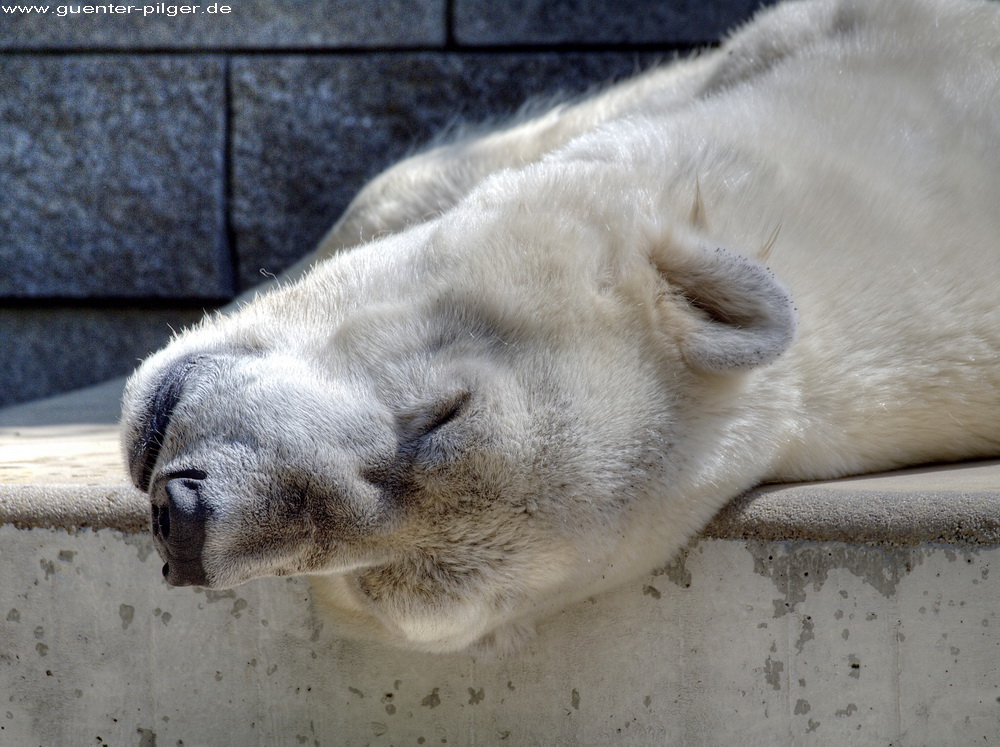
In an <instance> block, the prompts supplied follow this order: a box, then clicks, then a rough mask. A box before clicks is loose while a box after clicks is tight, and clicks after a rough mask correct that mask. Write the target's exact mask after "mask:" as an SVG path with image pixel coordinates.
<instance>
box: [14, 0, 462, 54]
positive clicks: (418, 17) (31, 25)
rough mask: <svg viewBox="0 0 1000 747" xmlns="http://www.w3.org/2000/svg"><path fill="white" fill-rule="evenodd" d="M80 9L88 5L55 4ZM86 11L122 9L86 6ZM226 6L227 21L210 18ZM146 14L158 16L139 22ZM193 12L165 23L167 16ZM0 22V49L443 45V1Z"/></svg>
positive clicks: (268, 5) (295, 2) (260, 1)
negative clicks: (90, 8)
mask: <svg viewBox="0 0 1000 747" xmlns="http://www.w3.org/2000/svg"><path fill="white" fill-rule="evenodd" d="M59 5H61V6H63V7H68V8H82V7H83V6H85V5H87V3H60V4H59ZM90 5H91V7H98V6H103V7H104V8H107V7H108V6H109V5H118V7H122V8H126V7H129V6H128V3H121V4H118V3H91V4H90ZM223 5H226V6H228V7H230V8H231V12H230V13H210V12H209V8H210V7H211V6H214V7H216V8H218V7H219V6H223ZM147 6H152V7H153V8H156V7H158V6H162V7H163V11H164V12H151V13H149V14H147V15H145V16H144V15H143V14H142V12H143V11H142V9H143V8H144V7H147ZM171 6H173V7H174V8H179V7H188V8H192V7H195V8H197V9H198V10H197V12H193V13H180V12H177V11H175V13H176V14H175V15H172V16H171V15H168V13H167V12H165V11H166V9H167V8H169V7H171ZM57 7H58V6H57V5H51V10H50V11H49V13H47V14H45V15H41V14H37V13H17V14H7V13H5V14H3V15H0V49H150V48H152V49H198V50H209V49H232V48H238V49H273V48H279V49H302V48H308V49H316V48H350V47H355V48H356V47H362V48H371V47H376V48H378V47H398V46H416V45H434V44H442V43H443V42H444V37H445V31H444V29H445V10H444V0H378V2H371V0H332V1H330V2H321V3H316V2H302V0H228V1H227V2H201V3H186V4H185V3H140V4H138V5H133V6H132V7H133V8H135V10H133V11H131V12H124V13H108V12H107V11H106V10H105V11H103V12H99V13H89V14H84V13H73V14H67V15H65V16H62V17H60V16H59V15H57V11H56V8H57Z"/></svg>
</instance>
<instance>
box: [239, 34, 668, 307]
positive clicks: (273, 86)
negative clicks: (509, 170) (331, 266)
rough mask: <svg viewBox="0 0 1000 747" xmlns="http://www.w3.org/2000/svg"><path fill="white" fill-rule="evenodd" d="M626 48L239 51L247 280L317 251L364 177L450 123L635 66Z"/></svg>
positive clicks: (242, 273) (243, 280)
mask: <svg viewBox="0 0 1000 747" xmlns="http://www.w3.org/2000/svg"><path fill="white" fill-rule="evenodd" d="M643 62H645V64H647V65H648V64H649V61H648V60H641V59H640V58H639V57H637V56H636V55H633V54H627V53H621V54H619V53H601V54H523V55H517V54H503V55H490V54H472V55H460V54H433V53H421V54H380V55H366V56H364V57H353V56H351V57H335V58H330V57H316V56H296V57H286V58H282V59H280V60H275V59H273V58H258V57H246V58H237V60H236V61H235V62H234V67H233V97H234V103H233V157H234V162H233V219H232V220H233V227H234V231H235V236H236V245H237V247H238V253H239V280H240V286H241V287H242V288H245V287H249V286H250V285H254V284H256V283H257V282H259V281H260V280H261V273H262V272H267V273H274V274H277V273H279V272H280V271H281V270H282V269H284V268H285V267H286V266H287V265H288V264H290V263H291V262H292V261H293V260H295V259H297V258H298V257H300V256H302V255H303V254H305V253H307V252H308V251H310V250H312V249H313V248H314V247H315V246H316V243H317V242H318V241H319V239H320V238H321V237H322V236H323V234H324V233H325V232H326V230H327V229H328V228H329V227H330V226H331V225H332V224H333V222H334V221H335V220H336V218H337V217H338V216H339V215H340V213H341V212H342V211H343V209H344V208H345V207H346V206H347V203H348V202H349V201H350V200H351V198H352V197H353V196H354V195H355V194H356V193H357V191H358V190H359V189H360V188H361V187H362V186H363V185H364V183H365V182H366V181H367V180H368V179H370V178H371V177H372V176H374V175H375V174H377V173H378V172H379V171H381V170H382V169H384V168H385V167H386V166H388V165H390V164H392V163H393V162H394V161H396V160H398V159H399V158H400V157H402V156H403V155H405V154H406V153H407V151H409V150H412V149H413V148H414V147H415V146H418V145H421V144H423V143H425V142H426V141H427V140H428V139H430V138H431V137H432V136H433V135H434V134H435V133H437V132H438V131H439V130H441V129H442V128H444V127H446V126H448V125H449V124H453V123H455V122H456V120H465V121H473V122H475V121H480V120H483V119H487V118H491V117H501V118H502V117H504V116H506V115H509V114H511V113H512V112H515V111H517V109H518V108H519V107H520V106H521V105H522V104H523V103H524V102H525V100H527V99H529V98H531V97H532V96H538V95H545V94H552V93H554V92H556V91H563V92H567V93H575V92H580V91H583V90H586V89H587V88H588V87H589V86H592V85H594V84H595V83H598V82H602V81H606V80H608V79H611V78H616V77H624V76H626V75H628V74H631V73H633V72H636V71H637V70H638V69H639V67H640V64H641V63H643Z"/></svg>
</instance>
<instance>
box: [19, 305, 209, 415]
mask: <svg viewBox="0 0 1000 747" xmlns="http://www.w3.org/2000/svg"><path fill="white" fill-rule="evenodd" d="M202 314H203V312H202V309H200V308H189V309H169V310H168V309H141V308H136V307H128V308H122V309H95V308H87V307H72V306H51V307H49V306H39V307H34V306H32V307H30V308H18V307H16V306H8V305H4V306H0V350H2V351H4V353H3V355H0V381H2V382H3V386H2V387H0V407H3V406H5V405H10V404H14V403H16V402H26V401H28V400H32V399H37V398H39V397H45V396H48V395H50V394H56V393H58V392H64V391H68V390H70V389H76V388H78V387H82V386H88V385H90V384H96V383H98V382H101V381H104V380H105V379H108V378H111V377H114V376H122V375H124V374H127V373H130V372H131V371H132V370H133V369H134V368H135V367H136V366H137V365H138V362H139V360H140V359H142V358H144V357H145V356H146V355H148V354H149V353H151V352H153V351H154V350H156V349H158V348H159V347H161V346H162V345H163V344H164V343H166V342H167V340H169V339H170V336H171V334H172V332H171V328H173V329H178V330H179V329H180V328H181V327H183V326H185V325H190V324H193V323H195V322H196V321H198V319H200V318H201V317H202Z"/></svg>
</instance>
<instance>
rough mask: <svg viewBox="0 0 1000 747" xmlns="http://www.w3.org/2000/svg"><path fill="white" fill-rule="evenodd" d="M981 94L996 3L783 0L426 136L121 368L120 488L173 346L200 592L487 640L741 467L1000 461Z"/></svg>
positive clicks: (996, 89)
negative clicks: (648, 67)
mask: <svg viewBox="0 0 1000 747" xmlns="http://www.w3.org/2000/svg"><path fill="white" fill-rule="evenodd" d="M998 102H1000V6H998V5H997V4H996V3H986V2H972V1H969V2H964V1H960V0H941V1H936V2H930V1H929V0H893V1H883V2H870V1H869V0H862V1H859V2H830V1H827V0H820V1H818V2H812V1H808V0H806V1H804V2H796V3H790V4H787V5H782V6H779V7H777V8H775V9H773V10H769V11H766V12H764V13H763V14H761V15H760V16H759V17H758V19H757V20H755V21H754V22H752V23H751V24H750V25H748V26H747V27H746V28H744V29H743V30H741V31H739V32H737V33H736V34H735V35H734V36H733V37H732V38H731V39H730V40H729V41H728V42H726V44H724V45H723V46H722V48H720V49H718V50H716V51H712V52H707V53H705V54H703V55H701V56H699V57H696V58H693V59H691V60H687V61H681V62H678V63H675V64H673V65H669V66H667V67H664V68H661V69H658V70H654V71H651V72H649V73H646V74H644V75H642V76H640V77H638V78H635V79H634V80H631V81H627V82H624V83H621V84H618V85H617V86H614V87H611V88H608V89H607V90H605V91H604V92H602V93H599V94H596V95H594V96H593V97H591V98H588V99H586V100H583V101H581V102H577V103H571V104H564V105H560V106H558V107H556V108H554V109H552V110H550V111H548V112H545V113H543V114H541V115H540V116H538V117H535V118H533V119H526V120H523V121H518V122H516V123H514V124H512V125H510V126H509V127H507V128H501V129H498V130H496V131H494V132H492V133H489V134H486V135H484V136H481V137H478V138H465V139H459V140H457V141H456V142H454V143H452V144H448V145H442V146H438V147H436V148H433V149H431V150H429V151H427V152H425V153H423V154H420V155H417V156H415V157H413V158H411V159H408V160H406V161H404V162H402V163H401V164H399V165H397V166H396V167H394V168H392V169H390V170H389V171H388V172H386V173H385V174H383V175H382V176H380V177H379V178H377V179H376V180H375V181H374V182H373V183H372V184H371V185H369V186H368V187H366V188H365V190H363V191H362V192H361V194H360V195H359V196H358V198H357V199H356V200H355V202H354V203H353V204H352V205H351V207H350V208H349V209H348V211H347V212H346V213H345V215H344V217H343V218H342V219H341V221H340V222H339V223H338V224H337V225H336V226H335V227H334V228H333V230H332V231H331V233H330V234H329V235H328V236H327V238H326V239H325V241H324V243H323V245H322V246H321V247H320V249H319V250H318V252H317V254H316V255H315V256H314V257H312V258H311V259H310V260H308V261H307V262H304V263H302V265H301V266H299V267H298V268H296V269H295V270H294V271H293V272H292V275H291V277H290V279H289V280H287V281H285V282H284V283H282V284H279V285H278V286H277V287H275V288H273V289H272V290H271V291H270V292H268V293H266V294H262V295H260V296H259V297H257V298H256V300H254V301H253V302H251V303H249V304H247V305H245V306H244V307H243V308H241V309H239V310H238V311H236V312H234V313H230V314H228V315H224V316H223V315H220V316H216V317H213V318H210V319H207V320H206V321H205V322H204V323H203V324H201V325H200V326H198V327H196V328H194V329H192V330H190V331H187V332H184V333H183V334H180V335H178V336H177V338H176V339H175V340H174V341H173V342H172V343H171V344H170V345H169V346H168V347H167V348H166V349H164V350H163V351H161V352H159V353H157V354H156V355H154V356H152V357H151V358H150V359H149V360H148V361H147V362H146V363H145V364H144V365H143V366H142V367H141V368H140V369H139V371H138V372H137V373H136V374H135V375H134V377H133V378H132V380H131V381H130V384H129V386H128V389H127V392H126V396H125V400H124V412H123V434H124V435H123V442H124V444H125V450H126V454H127V455H129V457H130V460H131V463H132V468H133V473H135V472H136V464H137V460H138V461H139V462H141V458H142V457H141V454H142V453H144V452H143V449H142V448H138V447H137V446H136V444H137V443H138V442H139V432H140V431H141V430H142V427H143V426H142V423H144V422H148V420H149V414H148V411H149V409H150V407H152V403H153V402H154V401H155V397H156V392H157V390H158V388H159V387H160V386H161V381H162V378H163V376H164V375H165V372H167V371H168V370H170V367H171V365H174V364H176V362H177V361H184V360H188V359H191V360H196V361H197V362H196V363H195V364H194V365H193V367H192V368H191V371H190V373H189V374H188V375H187V376H186V378H185V381H184V385H183V388H182V391H181V394H180V396H179V399H178V402H177V405H176V408H175V409H174V410H173V411H172V414H171V417H170V419H169V428H168V430H167V432H166V434H165V437H164V439H163V444H162V447H160V449H159V453H158V455H154V456H155V459H152V460H151V461H152V462H154V463H153V464H150V465H147V466H148V467H149V469H150V471H151V475H152V485H153V487H152V491H153V493H154V497H155V494H156V491H157V490H159V489H160V488H159V487H158V486H160V485H162V481H163V479H164V478H165V476H169V475H170V474H172V473H177V472H178V471H183V470H193V469H197V470H202V471H204V473H206V474H207V478H206V479H205V480H204V486H203V498H204V500H205V501H207V504H208V505H209V507H210V509H211V519H210V521H209V522H208V526H207V528H206V538H205V544H204V550H203V553H202V562H203V564H204V567H205V573H206V577H207V579H208V583H209V585H210V586H212V587H226V586H231V585H235V584H239V583H242V582H244V581H247V580H249V579H251V578H254V577H258V576H266V575H290V574H300V573H305V574H313V578H314V581H315V584H314V587H315V589H316V592H317V597H318V599H319V600H320V601H321V602H322V603H323V604H324V605H325V607H326V609H328V610H329V611H330V613H331V614H333V615H335V616H336V617H337V619H338V620H339V621H340V623H341V624H342V625H343V626H344V630H345V631H354V632H356V633H359V634H362V635H372V636H378V637H381V638H384V639H385V640H387V641H389V642H392V643H395V644H398V645H402V646H408V647H412V648H417V649H423V650H428V651H452V650H462V649H472V650H474V651H479V652H484V653H489V654H503V653H506V652H508V651H511V650H513V649H516V648H517V646H519V645H520V644H521V643H523V642H524V641H525V640H526V639H528V638H529V637H530V636H531V634H532V630H533V625H534V622H535V621H536V620H537V619H538V618H539V617H542V616H544V615H545V614H547V613H549V612H551V611H553V610H555V609H558V608H559V607H561V606H564V605H566V604H568V603H570V602H572V601H575V600H578V599H581V598H583V597H586V596H589V595H591V594H594V593H596V592H598V591H600V590H602V589H605V588H608V587H610V586H612V585H614V584H617V583H620V582H621V581H622V580H624V579H627V578H630V577H633V576H636V575H638V574H641V573H644V572H646V571H648V570H649V569H651V568H652V567H653V566H654V565H656V564H658V563H662V562H663V561H665V560H667V559H669V558H670V557H671V555H672V554H673V553H674V552H675V551H676V550H677V549H678V548H679V547H680V546H681V545H682V544H683V543H684V542H685V541H687V540H688V539H689V538H690V537H691V536H692V535H693V534H694V533H695V532H697V531H698V530H699V528H701V527H702V526H703V525H704V524H705V523H706V522H707V521H708V520H709V519H710V518H711V517H712V515H713V514H714V513H715V512H716V511H717V510H718V509H719V508H720V507H721V506H722V505H724V504H725V503H726V501H728V500H729V499H731V498H732V497H734V496H736V495H737V494H739V493H740V492H741V491H744V490H746V489H747V488H750V487H752V486H753V485H755V484H758V483H760V482H762V481H771V480H807V479H823V478H834V477H839V476H843V475H849V474H856V473H861V472H868V471H874V470H883V469H889V468H893V467H898V466H902V465H907V464H913V463H919V462H927V461H931V460H956V459H963V458H968V457H979V456H990V455H997V454H1000V362H998V351H1000V312H998V297H1000V209H998V206H1000V104H998ZM326 258H328V259H326ZM763 263H766V266H765V264H763ZM309 265H312V269H311V270H309V271H308V272H305V273H304V271H305V268H306V267H307V266H309ZM303 273H304V274H303ZM298 276H300V277H298ZM296 277H298V279H296ZM192 356H194V357H193V358H192ZM147 453H148V452H147ZM137 455H139V456H137ZM140 466H141V465H140Z"/></svg>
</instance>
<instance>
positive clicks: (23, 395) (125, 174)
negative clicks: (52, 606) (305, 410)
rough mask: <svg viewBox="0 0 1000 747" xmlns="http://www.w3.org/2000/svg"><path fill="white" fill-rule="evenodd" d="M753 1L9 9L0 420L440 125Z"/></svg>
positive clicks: (312, 230)
mask: <svg viewBox="0 0 1000 747" xmlns="http://www.w3.org/2000/svg"><path fill="white" fill-rule="evenodd" d="M758 5H760V2H758V0H711V1H710V0H703V1H702V2H690V0H636V1H634V2H629V3H621V2H618V1H617V0H568V1H567V0H506V1H505V2H501V3H497V2H493V1H492V0H380V1H379V2H377V3H373V2H370V0H333V1H330V2H301V1H300V0H231V2H230V3H229V4H228V5H226V4H221V3H202V4H201V5H180V4H172V3H156V4H150V5H147V6H143V5H135V6H129V5H114V4H96V5H89V6H87V5H86V4H82V3H62V4H59V3H56V4H50V5H48V6H28V5H23V4H22V5H15V4H5V3H0V263H2V266H3V270H4V271H3V272H2V273H0V350H2V351H3V355H2V356H0V381H3V386H2V387H0V406H2V405H5V404H11V403H14V402H19V401H25V400H29V399H33V398H37V397H41V396H45V395H48V394H52V393H55V392H59V391H64V390H67V389H72V388H76V387H79V386H84V385H87V384H90V383H94V382H97V381H101V380H103V379H106V378H109V377H112V376H118V375H122V374H125V373H127V372H128V371H130V370H131V369H132V368H133V366H134V365H135V363H136V361H137V360H138V359H139V358H141V357H143V356H144V355H145V354H146V353H148V352H149V351H151V350H153V349H155V348H156V347H158V346H159V345H161V344H162V343H163V342H165V340H166V339H167V337H168V336H169V334H170V329H171V327H173V328H177V327H179V326H182V325H185V324H189V323H191V322H193V321H195V320H197V319H198V318H199V317H200V316H201V315H202V314H203V312H204V311H205V310H206V309H212V308H217V307H218V306H220V305H222V304H224V303H225V302H226V301H228V300H229V299H231V298H232V297H233V296H234V295H235V294H237V293H238V292H240V291H242V290H245V289H247V288H249V287H251V286H253V285H254V284H255V283H256V282H257V281H259V280H261V279H262V276H263V274H267V273H278V272H280V271H281V270H282V269H283V268H284V267H286V266H287V265H288V264H290V263H291V262H292V261H293V260H294V259H296V258H298V257H300V256H302V255H303V254H305V253H306V252H308V251H309V250H310V249H311V248H312V247H313V246H314V245H315V243H316V241H317V240H318V239H319V238H320V236H321V235H322V234H323V233H324V231H325V230H326V229H327V228H328V227H329V226H330V225H331V224H332V222H333V221H334V220H335V219H336V217H337V216H338V215H339V213H340V211H341V210H343V208H344V207H345V206H346V204H347V202H348V201H349V200H350V198H351V196H352V195H353V194H354V193H355V192H356V191H357V190H358V188H359V187H360V186H361V185H362V184H363V183H364V182H365V181H366V180H367V179H369V178H370V177H371V176H373V175H374V174H375V173H377V172H378V171H379V170H381V169H382V168H384V167H385V166H386V165H388V164H390V163H391V162H392V161H394V160H396V159H398V158H399V157H400V156H402V155H404V154H405V153H406V152H407V151H408V150H412V149H413V148H415V147H418V146H419V145H420V144H421V143H422V142H424V141H426V140H427V139H428V138H429V137H431V136H432V135H433V134H434V133H435V132H437V131H439V130H440V129H441V128H443V127H446V126H448V125H449V124H453V123H454V122H455V121H457V120H463V121H469V120H473V121H478V120H482V119H489V118H501V117H503V116H505V115H507V114H509V113H511V112H513V111H515V110H516V109H517V108H518V106H519V105H520V104H521V103H522V102H523V101H524V100H525V99H528V98H530V97H532V96H539V95H549V94H552V93H554V92H563V93H569V94H572V93H576V92H580V91H584V90H586V89H587V88H588V87H590V86H592V85H594V84H596V83H598V82H602V81H605V80H609V79H614V78H620V77H623V76H626V75H628V74H630V73H632V72H634V71H636V70H638V69H642V68H644V67H648V66H649V65H651V64H653V63H655V62H656V61H657V60H661V59H669V58H670V57H671V56H672V55H674V54H675V53H677V52H681V53H684V52H687V51H688V50H691V49H694V48H697V47H699V46H703V45H705V44H710V43H713V42H715V41H717V40H718V39H719V38H720V36H721V35H722V34H723V33H724V32H725V31H726V30H727V29H729V28H730V27H732V26H733V25H735V24H737V23H739V22H740V21H741V20H743V19H745V18H746V17H748V16H749V15H750V14H751V13H752V12H753V10H754V9H755V8H756V7H757V6H758ZM41 7H48V9H49V11H48V13H46V14H43V13H41V12H40V11H39V10H37V9H38V8H41ZM222 7H228V8H229V9H230V12H228V13H221V12H209V11H212V10H220V9H221V8H222ZM29 8H36V10H34V11H31V10H29ZM85 8H90V9H91V10H93V11H95V12H91V13H84V12H83V11H84V10H85ZM129 9H130V10H129ZM192 9H194V11H195V12H183V11H184V10H192ZM171 13H174V14H171ZM144 14H145V15H144Z"/></svg>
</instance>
